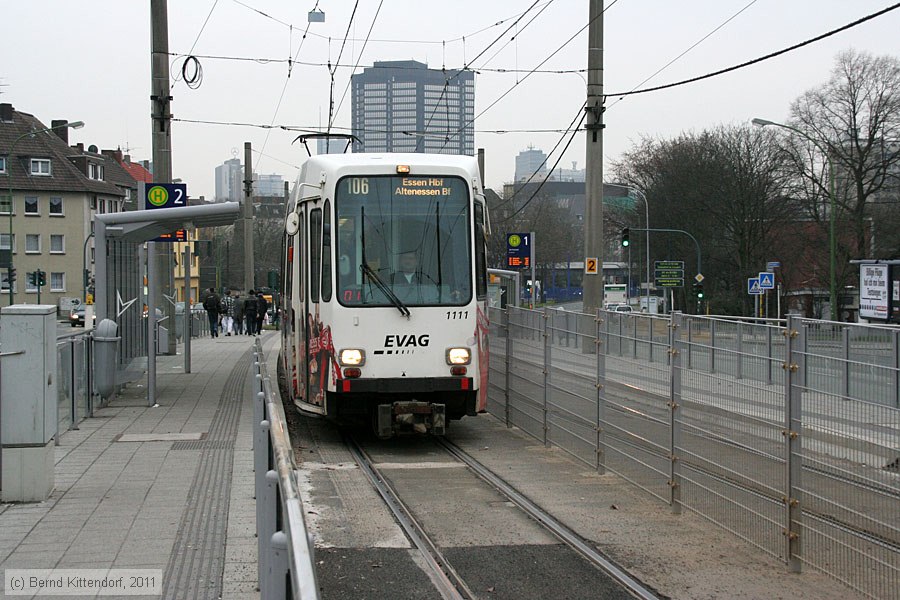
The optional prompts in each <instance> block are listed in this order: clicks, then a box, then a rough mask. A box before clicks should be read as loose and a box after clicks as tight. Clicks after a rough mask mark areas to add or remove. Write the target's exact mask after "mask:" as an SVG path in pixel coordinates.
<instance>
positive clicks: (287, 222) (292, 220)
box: [284, 212, 300, 235]
mask: <svg viewBox="0 0 900 600" xmlns="http://www.w3.org/2000/svg"><path fill="white" fill-rule="evenodd" d="M298 231H300V215H298V214H297V213H295V212H289V213H288V214H287V217H285V219H284V232H285V233H286V234H288V235H297V232H298Z"/></svg>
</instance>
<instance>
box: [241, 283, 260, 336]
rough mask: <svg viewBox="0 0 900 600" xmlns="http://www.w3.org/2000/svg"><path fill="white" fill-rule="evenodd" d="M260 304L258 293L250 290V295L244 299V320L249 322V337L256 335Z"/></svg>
mask: <svg viewBox="0 0 900 600" xmlns="http://www.w3.org/2000/svg"><path fill="white" fill-rule="evenodd" d="M258 307H259V302H258V301H257V299H256V293H255V292H254V291H253V290H250V294H249V295H248V296H247V297H246V298H245V299H244V320H245V321H247V335H254V334H255V333H256V312H257V309H258Z"/></svg>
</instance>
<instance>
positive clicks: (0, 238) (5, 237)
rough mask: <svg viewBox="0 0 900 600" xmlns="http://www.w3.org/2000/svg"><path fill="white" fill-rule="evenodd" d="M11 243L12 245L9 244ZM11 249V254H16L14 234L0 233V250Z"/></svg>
mask: <svg viewBox="0 0 900 600" xmlns="http://www.w3.org/2000/svg"><path fill="white" fill-rule="evenodd" d="M10 241H12V243H10ZM10 249H12V252H13V254H15V253H16V234H14V233H12V234H10V233H0V250H10Z"/></svg>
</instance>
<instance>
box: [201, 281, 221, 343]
mask: <svg viewBox="0 0 900 600" xmlns="http://www.w3.org/2000/svg"><path fill="white" fill-rule="evenodd" d="M219 304H220V300H219V296H218V295H217V294H216V290H214V289H213V288H209V290H208V291H207V293H206V296H205V297H204V298H203V308H204V309H206V316H207V317H208V318H209V335H211V336H212V337H219Z"/></svg>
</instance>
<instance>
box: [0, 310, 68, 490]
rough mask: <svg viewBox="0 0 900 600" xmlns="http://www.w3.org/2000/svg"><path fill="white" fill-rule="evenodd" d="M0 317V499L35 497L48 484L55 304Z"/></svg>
mask: <svg viewBox="0 0 900 600" xmlns="http://www.w3.org/2000/svg"><path fill="white" fill-rule="evenodd" d="M0 320H2V324H0V351H2V353H3V357H2V358H0V361H2V362H0V452H2V473H0V474H2V483H0V486H2V489H3V494H2V499H3V500H4V501H19V502H22V501H25V502H27V501H39V500H43V499H46V497H47V495H49V493H50V491H51V490H52V488H53V446H54V444H53V436H54V435H56V429H57V420H58V415H57V402H58V399H57V384H56V377H57V368H56V367H57V365H56V307H55V306H53V305H43V304H41V305H33V304H32V305H26V304H16V305H13V306H7V307H4V308H3V309H2V311H0Z"/></svg>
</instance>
